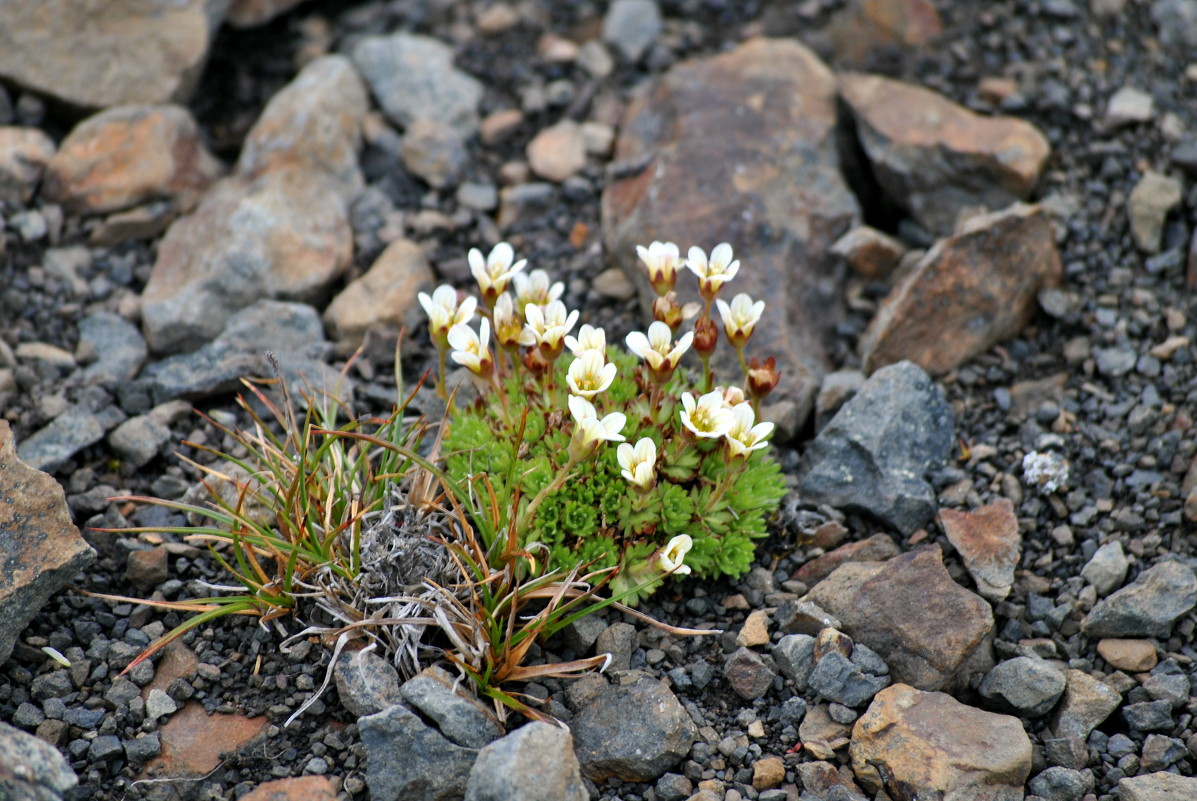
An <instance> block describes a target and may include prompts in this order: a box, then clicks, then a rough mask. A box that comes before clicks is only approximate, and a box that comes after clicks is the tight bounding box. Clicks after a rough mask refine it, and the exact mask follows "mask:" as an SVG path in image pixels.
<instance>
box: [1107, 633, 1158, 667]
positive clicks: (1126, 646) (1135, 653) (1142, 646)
mask: <svg viewBox="0 0 1197 801" xmlns="http://www.w3.org/2000/svg"><path fill="white" fill-rule="evenodd" d="M1097 653H1098V654H1100V655H1101V658H1102V659H1104V660H1106V661H1107V662H1109V663H1110V667H1112V668H1114V669H1116V670H1125V671H1127V672H1128V673H1142V672H1143V671H1147V670H1151V669H1152V668H1153V667H1155V665H1156V662H1157V661H1159V657H1158V656H1157V655H1156V650H1155V644H1154V643H1152V642H1151V641H1150V640H1120V639H1114V638H1110V637H1107V638H1106V639H1104V640H1098V642H1097Z"/></svg>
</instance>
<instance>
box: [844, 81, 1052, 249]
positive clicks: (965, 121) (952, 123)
mask: <svg viewBox="0 0 1197 801" xmlns="http://www.w3.org/2000/svg"><path fill="white" fill-rule="evenodd" d="M839 87H840V96H841V97H842V98H843V99H844V102H846V103H847V104H848V107H849V109H850V110H851V112H852V115H853V117H854V118H855V120H856V124H857V134H858V136H859V138H860V142H861V144H862V145H863V147H864V150H865V153H866V154H867V155H868V157H869V161H870V162H872V165H873V170H874V172H875V174H876V176H877V181H878V182H879V183H880V184H881V186H882V187H883V188H884V189H885V191H886V193H887V194H888V195H889V196H890V197H892V198H893V199H894V200H896V201H897V202H898V203H899V204H900V205H902V206H903V207H904V208H905V209H907V210H908V211H909V212H910V213H911V214H912V215H913V216H914V218H915V219H917V220H918V221H919V222H920V223H922V224H923V225H924V226H925V227H926V228H927V229H928V230H930V231H933V232H935V233H938V234H941V235H947V234H951V233H952V231H953V230H954V229H955V227H956V223H957V217H958V215H959V214H960V212H961V211H962V210H964V209H980V210H983V211H995V210H997V209H1004V208H1006V207H1007V206H1009V205H1010V204H1011V203H1013V202H1015V201H1017V200H1022V199H1025V198H1026V197H1027V196H1028V195H1030V193H1031V190H1032V189H1034V187H1035V184H1036V183H1037V182H1038V180H1039V175H1040V173H1041V172H1042V171H1043V167H1044V165H1045V164H1046V163H1047V159H1048V156H1050V155H1051V147H1050V145H1049V144H1048V142H1047V138H1046V137H1045V136H1044V135H1043V134H1042V133H1040V132H1039V131H1038V130H1037V129H1036V128H1035V127H1034V126H1033V125H1031V124H1030V123H1028V122H1025V121H1023V120H1020V119H1015V118H1013V117H992V116H982V115H979V114H975V113H973V112H971V111H969V110H968V109H966V108H964V107H963V106H959V105H957V104H956V103H953V102H952V101H950V100H948V99H947V98H945V97H943V96H942V95H939V94H937V93H935V92H933V91H931V90H929V89H925V88H923V87H921V86H913V85H911V84H906V83H902V82H900V81H895V80H892V79H890V78H884V77H882V76H880V75H864V74H854V73H849V74H845V75H841V76H840V79H839Z"/></svg>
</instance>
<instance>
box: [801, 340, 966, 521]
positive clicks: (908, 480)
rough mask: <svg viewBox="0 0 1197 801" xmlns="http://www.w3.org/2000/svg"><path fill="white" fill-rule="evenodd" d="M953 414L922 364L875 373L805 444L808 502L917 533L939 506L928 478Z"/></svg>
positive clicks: (950, 431) (945, 448) (945, 444)
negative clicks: (858, 514) (855, 513)
mask: <svg viewBox="0 0 1197 801" xmlns="http://www.w3.org/2000/svg"><path fill="white" fill-rule="evenodd" d="M954 432H955V415H954V414H953V413H952V409H951V407H950V406H948V403H947V401H946V400H945V399H944V394H943V389H942V388H941V387H940V386H939V385H938V384H936V383H934V382H933V381H932V380H931V379H930V377H929V376H928V375H927V374H926V372H924V371H923V369H922V368H921V367H919V366H918V365H916V364H914V363H912V362H905V361H904V362H899V363H897V364H892V365H888V366H886V367H883V368H882V369H880V370H878V371H877V372H875V373H874V374H873V375H872V376H870V377H869V379H868V380H867V381H865V383H864V385H862V386H861V388H860V390H859V391H858V392H857V393H856V395H855V396H854V397H853V398H852V399H851V400H849V401H848V402H847V403H845V404H844V406H843V408H841V409H840V410H839V412H838V413H837V414H836V415H835V417H833V418H832V419H831V422H829V423H828V424H827V425H826V426H825V427H824V428H823V430H822V431H820V432H819V434H818V436H816V437H815V440H814V441H813V442H812V443H811V444H810V446H809V447H808V448H807V450H806V453H805V454H804V455H803V458H802V462H801V463H800V465H799V468H798V482H799V485H798V486H799V491H800V492H801V494H802V497H803V501H804V502H806V503H812V504H819V503H825V504H828V505H829V506H833V507H836V508H838V509H842V510H845V511H849V512H857V513H863V514H867V515H869V516H871V517H874V518H877V519H879V520H881V521H882V522H884V523H886V524H887V525H890V526H892V527H894V528H896V529H897V530H898V531H900V532H902V533H903V534H906V535H909V534H913V533H914V532H915V531H917V530H918V529H920V528H922V527H924V526H926V525H927V524H928V523H929V522H930V521H931V519H932V517H933V516H934V514H935V510H936V500H935V489H934V488H933V487H932V486H931V484H930V482H928V481H927V479H926V475H927V474H928V473H929V472H930V471H932V470H934V469H936V468H938V467H940V466H942V465H943V464H944V462H945V461H946V460H947V458H948V455H949V454H950V452H951V449H952V445H953V436H954Z"/></svg>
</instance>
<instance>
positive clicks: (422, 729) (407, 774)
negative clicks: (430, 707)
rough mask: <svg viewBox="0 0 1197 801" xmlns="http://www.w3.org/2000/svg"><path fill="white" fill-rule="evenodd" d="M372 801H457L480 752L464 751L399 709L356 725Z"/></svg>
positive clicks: (408, 711)
mask: <svg viewBox="0 0 1197 801" xmlns="http://www.w3.org/2000/svg"><path fill="white" fill-rule="evenodd" d="M357 725H358V729H359V730H360V731H361V736H362V744H363V745H365V746H366V784H368V785H369V787H370V797H371V798H372V799H374V801H457V799H460V798H462V796H463V795H464V793H465V789H466V781H467V779H468V778H469V774H470V769H471V768H472V767H473V766H474V759H475V758H476V757H477V756H478V752H477V751H476V750H474V749H472V748H462V747H461V746H459V745H455V744H453V743H452V742H450V741H449V740H447V739H445V737H444V736H443V735H441V734H440V732H438V731H436V730H435V729H433V728H432V727H430V726H428V725H426V724H425V723H424V722H423V721H422V720H420V718H419V716H417V715H416V714H415V713H414V712H412V711H411V710H410V709H408V708H407V707H405V706H402V705H395V706H392V707H389V708H388V709H384V710H383V711H382V712H379V713H377V714H374V715H367V716H366V717H364V718H360V719H359V720H358V724H357Z"/></svg>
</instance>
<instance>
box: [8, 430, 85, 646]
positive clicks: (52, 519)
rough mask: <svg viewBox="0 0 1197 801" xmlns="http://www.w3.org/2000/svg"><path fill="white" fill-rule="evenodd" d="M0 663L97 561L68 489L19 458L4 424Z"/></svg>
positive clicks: (10, 431)
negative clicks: (47, 607)
mask: <svg viewBox="0 0 1197 801" xmlns="http://www.w3.org/2000/svg"><path fill="white" fill-rule="evenodd" d="M0 554H3V560H0V564H2V565H3V569H2V570H0V664H3V663H4V662H5V660H7V659H8V657H9V655H10V654H11V653H12V649H13V646H14V645H15V644H16V641H17V637H18V636H19V635H20V634H21V632H22V631H23V630H24V629H25V626H27V625H29V621H30V620H32V619H33V617H34V616H35V615H36V614H37V613H38V612H39V611H40V610H41V608H42V606H43V605H44V604H45V603H46V601H48V600H49V599H50V596H51V595H53V594H54V593H56V592H58V591H59V590H60V589H62V587H63V585H65V584H66V583H67V582H68V581H70V580H71V579H72V578H73V577H74V575H75V574H76V573H78V572H79V571H80V570H82V569H83V568H85V567H87V565H89V564H90V563H91V561H92V559H94V558H95V555H96V554H95V551H93V550H92V549H91V546H89V545H88V544H87V543H86V542H84V541H83V538H82V537H81V536H79V529H77V528H75V525H74V524H73V523H72V522H71V513H70V511H69V510H68V509H67V505H66V495H65V494H64V493H63V491H62V486H61V485H60V484H59V483H58V482H57V481H55V480H54V479H53V478H51V477H50V476H49V475H47V474H46V473H42V472H40V471H38V470H35V469H33V468H32V467H30V466H29V465H27V464H25V463H24V462H22V461H21V460H20V458H18V456H17V449H16V444H15V442H14V440H13V435H12V429H11V428H10V427H9V424H8V421H7V420H0Z"/></svg>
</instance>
